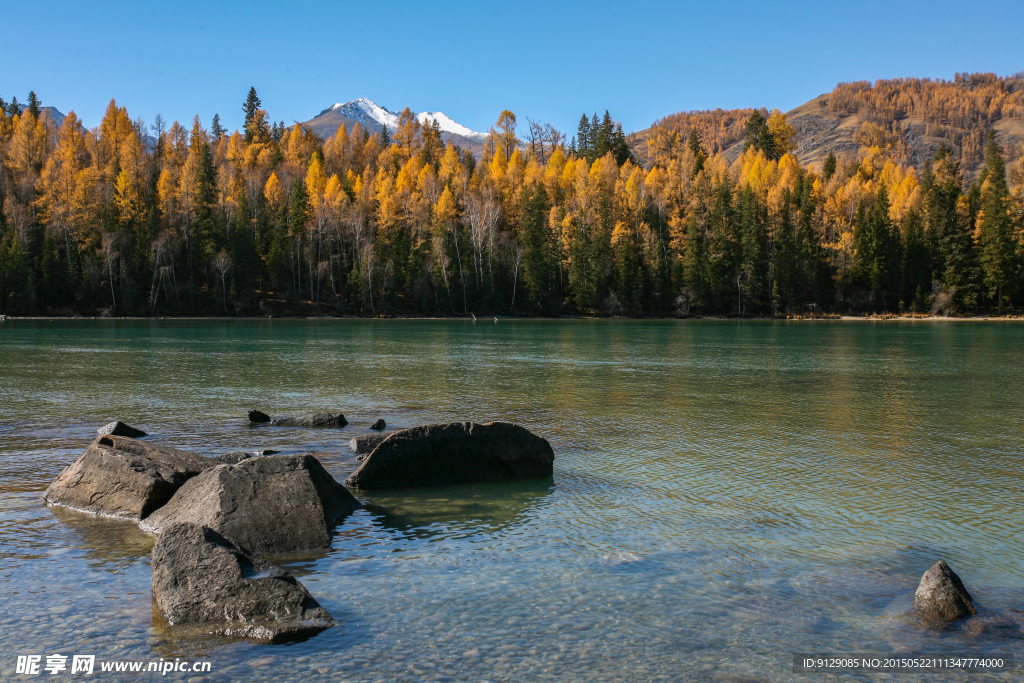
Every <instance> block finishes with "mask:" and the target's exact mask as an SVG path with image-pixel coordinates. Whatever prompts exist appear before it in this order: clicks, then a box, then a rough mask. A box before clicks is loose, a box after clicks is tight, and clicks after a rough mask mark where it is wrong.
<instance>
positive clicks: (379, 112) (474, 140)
mask: <svg viewBox="0 0 1024 683" xmlns="http://www.w3.org/2000/svg"><path fill="white" fill-rule="evenodd" d="M400 117H401V114H399V113H396V112H393V111H391V110H389V109H388V108H387V107H382V106H381V105H379V104H377V103H376V102H374V101H373V100H371V99H369V98H368V97H357V98H356V99H354V100H350V101H348V102H336V103H335V104H332V105H331V106H330V107H327V108H326V109H324V110H323V111H321V112H320V113H319V114H317V115H316V116H314V117H313V118H311V119H309V120H308V121H303V122H300V123H299V125H300V126H302V127H303V128H306V129H309V130H311V131H313V132H314V133H316V134H317V135H318V136H319V137H320V138H322V139H324V140H326V139H327V138H329V137H331V136H332V135H334V134H335V133H336V132H337V130H338V127H339V126H341V125H345V126H348V127H349V128H350V129H351V127H352V126H354V125H355V124H357V123H358V124H359V125H360V126H362V127H363V128H364V129H366V130H367V131H368V132H369V133H371V134H375V133H379V132H380V131H381V130H382V129H383V128H384V127H385V126H386V127H387V129H388V133H389V134H393V133H394V132H395V130H396V129H397V128H398V122H399V118H400ZM415 117H416V120H417V121H419V122H420V123H421V124H425V123H427V122H436V123H437V124H438V127H439V128H440V129H441V139H442V140H444V141H445V142H452V143H454V144H456V145H459V146H460V147H463V148H465V149H469V150H470V151H471V152H473V153H474V154H479V152H480V151H481V150H482V149H483V143H484V141H485V140H486V139H487V133H480V132H477V131H474V130H472V129H470V128H468V127H467V126H463V125H462V124H460V123H458V122H456V121H455V120H454V119H452V118H451V117H449V116H448V115H447V114H445V113H444V112H441V111H422V112H419V113H418V114H415Z"/></svg>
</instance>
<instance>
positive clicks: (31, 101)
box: [28, 90, 43, 119]
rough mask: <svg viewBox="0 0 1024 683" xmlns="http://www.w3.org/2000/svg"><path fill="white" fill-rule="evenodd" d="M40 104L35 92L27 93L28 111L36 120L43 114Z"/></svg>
mask: <svg viewBox="0 0 1024 683" xmlns="http://www.w3.org/2000/svg"><path fill="white" fill-rule="evenodd" d="M41 104H42V103H41V102H40V101H39V98H38V97H37V96H36V91H35V90H30V91H29V93H28V111H29V113H31V114H32V117H33V118H36V119H38V118H39V116H40V115H41V114H42V113H43V110H42V107H40V105H41Z"/></svg>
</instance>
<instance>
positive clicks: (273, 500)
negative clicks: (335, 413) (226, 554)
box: [141, 455, 359, 553]
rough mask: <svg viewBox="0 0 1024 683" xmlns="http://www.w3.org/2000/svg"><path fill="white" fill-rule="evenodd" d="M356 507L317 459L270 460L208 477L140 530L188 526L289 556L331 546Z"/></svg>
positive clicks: (251, 460)
mask: <svg viewBox="0 0 1024 683" xmlns="http://www.w3.org/2000/svg"><path fill="white" fill-rule="evenodd" d="M357 508H359V501H357V500H356V499H355V497H354V496H353V495H352V494H351V493H349V492H348V489H346V488H345V487H344V486H342V485H341V484H339V483H338V482H337V481H335V480H334V477H332V476H331V475H330V474H328V473H327V471H326V470H325V469H324V468H323V466H322V465H321V464H320V461H318V460H317V459H316V458H314V457H313V456H311V455H272V456H266V457H260V458H249V459H247V460H243V461H242V462H240V463H238V464H237V465H220V466H218V467H215V468H213V469H210V470H208V471H206V472H204V473H203V474H201V475H200V476H198V477H196V478H195V479H193V480H191V481H190V482H189V483H188V484H186V485H185V486H183V487H182V488H181V490H180V491H179V492H178V493H177V494H176V495H175V496H174V498H173V499H171V501H170V502H169V503H168V504H167V505H165V506H164V507H163V508H161V509H160V510H158V511H157V512H156V513H154V514H153V515H152V516H150V517H149V518H148V519H146V520H145V521H144V522H143V523H142V524H141V526H142V528H143V529H144V530H146V531H150V532H154V533H162V532H163V530H164V529H167V528H168V527H170V526H172V525H174V524H177V523H179V522H190V523H192V524H200V525H203V526H208V527H210V528H211V529H213V530H214V531H217V532H218V533H220V534H222V535H224V536H226V537H228V538H230V539H231V540H233V541H235V542H236V543H239V544H241V545H242V546H243V547H245V548H246V549H248V550H251V551H254V552H261V553H288V552H294V551H298V550H309V549H313V548H327V547H329V546H330V545H331V537H332V529H333V527H334V524H335V523H336V522H337V520H338V519H339V518H342V517H345V516H347V515H348V514H349V513H351V512H352V511H354V510H356V509H357Z"/></svg>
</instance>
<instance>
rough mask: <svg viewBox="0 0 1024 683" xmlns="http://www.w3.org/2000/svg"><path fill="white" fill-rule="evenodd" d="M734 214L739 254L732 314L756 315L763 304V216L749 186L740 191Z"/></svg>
mask: <svg viewBox="0 0 1024 683" xmlns="http://www.w3.org/2000/svg"><path fill="white" fill-rule="evenodd" d="M737 213H738V215H737V220H738V222H739V233H740V235H739V238H740V254H739V268H738V269H737V271H736V289H737V296H736V299H737V301H736V312H737V313H739V314H740V315H745V314H746V313H747V312H749V311H751V310H755V311H756V310H757V309H758V307H759V306H760V305H761V304H762V302H763V301H764V298H765V291H764V288H765V263H766V262H767V247H768V244H767V232H766V230H765V223H766V222H767V216H766V215H765V212H764V210H763V208H762V207H761V205H760V203H759V202H758V201H757V195H756V194H754V191H753V190H752V189H750V186H749V185H745V186H744V187H743V189H742V190H740V193H739V201H738V207H737Z"/></svg>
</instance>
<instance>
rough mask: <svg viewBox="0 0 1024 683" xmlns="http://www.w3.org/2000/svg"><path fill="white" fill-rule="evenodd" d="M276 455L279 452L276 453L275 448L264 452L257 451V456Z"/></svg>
mask: <svg viewBox="0 0 1024 683" xmlns="http://www.w3.org/2000/svg"><path fill="white" fill-rule="evenodd" d="M276 454H277V451H275V450H274V449H273V448H267V449H265V450H262V451H256V455H276Z"/></svg>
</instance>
